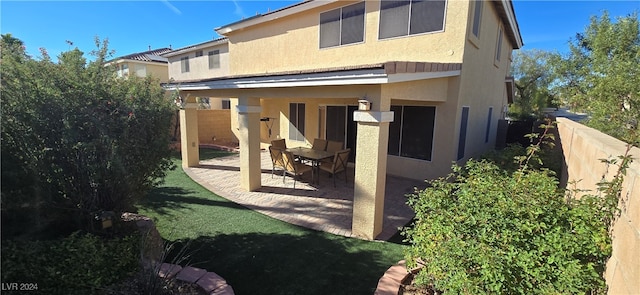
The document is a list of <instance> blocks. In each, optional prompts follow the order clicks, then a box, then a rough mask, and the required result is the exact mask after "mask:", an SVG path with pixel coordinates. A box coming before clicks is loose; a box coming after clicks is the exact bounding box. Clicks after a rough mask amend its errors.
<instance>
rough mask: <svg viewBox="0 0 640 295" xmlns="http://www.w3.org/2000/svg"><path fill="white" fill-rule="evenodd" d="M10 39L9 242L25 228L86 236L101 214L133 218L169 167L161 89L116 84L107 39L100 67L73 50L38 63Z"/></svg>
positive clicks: (169, 108) (5, 150)
mask: <svg viewBox="0 0 640 295" xmlns="http://www.w3.org/2000/svg"><path fill="white" fill-rule="evenodd" d="M10 37H11V36H8V37H5V35H3V36H2V44H1V45H2V52H3V54H2V59H1V62H2V67H1V69H0V70H1V73H0V74H1V79H2V80H1V83H2V84H1V86H0V90H1V91H2V95H1V98H0V99H1V101H0V102H1V104H2V109H1V115H2V117H1V120H2V122H1V123H2V125H1V128H2V129H1V131H2V142H1V152H2V159H1V160H2V187H1V188H2V190H1V193H2V218H3V220H2V222H3V236H5V235H7V234H12V232H11V229H16V230H17V232H20V231H25V229H27V228H29V227H28V226H27V227H25V225H31V226H35V227H38V228H44V227H45V226H46V225H48V224H64V225H72V226H71V227H70V228H69V229H70V230H72V229H76V228H85V229H90V228H91V226H92V225H93V224H94V223H93V222H92V219H93V218H94V217H95V215H96V214H99V213H100V212H102V211H115V212H121V211H124V210H130V209H131V208H132V206H133V205H134V204H135V203H136V201H137V200H139V199H140V198H142V197H143V196H145V195H146V192H147V190H148V189H150V188H151V187H153V186H154V185H155V184H157V183H158V181H160V180H161V179H162V177H163V176H164V175H165V171H166V169H169V168H171V167H172V166H173V164H172V162H171V160H170V156H171V149H170V146H169V132H168V131H169V128H170V124H171V116H172V113H173V108H174V107H173V105H172V104H171V102H170V101H169V99H167V98H165V92H164V90H163V89H162V88H161V87H160V84H159V83H158V81H155V80H152V79H151V78H144V79H143V78H137V77H130V78H129V79H119V78H117V77H116V76H115V75H114V73H115V71H114V69H113V68H112V67H107V66H105V61H106V58H107V57H108V56H109V52H108V49H107V41H106V40H105V41H102V42H101V41H100V40H97V39H96V48H97V49H96V50H95V51H93V52H92V55H94V57H95V60H94V61H91V62H88V63H87V60H86V59H85V58H84V54H83V52H82V51H80V50H79V49H77V48H75V49H73V50H70V51H68V52H64V53H62V54H61V55H60V56H59V57H58V62H53V61H52V60H51V58H50V57H49V56H48V54H47V53H46V50H44V49H42V50H41V53H42V56H41V57H40V58H39V59H38V60H35V59H32V58H30V57H28V56H26V55H24V49H22V51H20V50H14V49H15V48H18V47H17V46H15V44H21V42H18V41H15V40H14V39H11V38H10ZM8 41H10V42H8ZM11 48H13V49H11ZM69 219H70V220H69ZM70 221H73V222H70ZM7 231H8V232H7Z"/></svg>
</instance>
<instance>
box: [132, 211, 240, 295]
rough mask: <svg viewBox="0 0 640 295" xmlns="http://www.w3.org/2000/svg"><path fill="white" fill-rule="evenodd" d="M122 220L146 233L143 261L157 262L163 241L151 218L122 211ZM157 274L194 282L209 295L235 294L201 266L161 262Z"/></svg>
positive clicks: (217, 277)
mask: <svg viewBox="0 0 640 295" xmlns="http://www.w3.org/2000/svg"><path fill="white" fill-rule="evenodd" d="M122 220H123V221H135V222H136V226H137V227H138V231H140V232H141V233H142V234H143V235H146V238H147V242H146V243H145V244H148V245H149V246H150V247H148V248H147V249H144V250H145V251H144V252H143V253H144V255H143V263H145V264H149V265H153V264H155V263H158V260H159V258H160V257H161V256H162V249H163V241H162V238H161V237H160V233H159V232H158V229H157V228H156V226H155V224H154V223H153V220H151V219H150V218H149V217H146V216H143V215H139V214H134V213H123V214H122ZM158 276H159V277H161V278H166V279H171V278H175V279H176V280H180V281H184V282H188V283H192V284H193V283H195V284H197V285H198V286H200V288H201V289H202V290H203V291H205V292H206V293H207V294H210V295H235V293H234V292H233V288H232V287H231V286H230V285H229V284H227V281H225V279H224V278H222V277H221V276H219V275H218V274H216V273H214V272H208V271H207V270H206V269H202V268H197V267H192V266H185V267H182V266H180V265H177V264H170V263H162V264H161V265H160V270H159V271H158Z"/></svg>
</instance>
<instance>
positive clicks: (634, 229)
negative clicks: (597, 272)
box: [557, 118, 640, 294]
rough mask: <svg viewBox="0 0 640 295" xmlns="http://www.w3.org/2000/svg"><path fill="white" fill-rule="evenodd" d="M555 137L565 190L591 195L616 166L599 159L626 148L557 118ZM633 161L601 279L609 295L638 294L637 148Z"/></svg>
mask: <svg viewBox="0 0 640 295" xmlns="http://www.w3.org/2000/svg"><path fill="white" fill-rule="evenodd" d="M557 121H558V126H557V128H558V135H559V138H560V144H561V148H562V151H563V155H564V162H565V163H564V168H563V171H562V174H563V175H562V178H563V180H564V181H565V183H567V188H577V189H581V190H587V191H585V192H583V194H589V193H591V194H595V193H596V189H597V183H598V182H600V181H601V180H602V179H603V178H604V179H606V180H611V179H612V177H613V176H614V175H615V173H616V172H617V167H616V166H614V165H607V164H605V163H603V162H602V161H601V159H612V158H617V157H618V156H621V155H624V154H625V152H626V151H627V145H626V144H625V143H624V142H622V141H619V140H617V139H615V138H613V137H611V136H608V135H606V134H603V133H601V132H600V131H597V130H595V129H592V128H589V127H587V126H584V125H582V124H579V123H576V122H573V121H571V120H568V119H566V118H558V119H557ZM629 154H630V155H631V156H632V157H633V162H632V163H631V165H630V166H629V168H628V170H627V173H626V176H625V178H624V183H623V188H622V196H621V200H620V205H619V207H620V217H619V219H618V220H617V221H616V223H615V224H614V227H613V253H612V256H611V258H610V259H609V261H608V262H607V269H606V273H605V279H606V281H607V285H608V286H609V292H608V293H609V294H638V293H639V292H640V149H638V148H632V149H631V150H629Z"/></svg>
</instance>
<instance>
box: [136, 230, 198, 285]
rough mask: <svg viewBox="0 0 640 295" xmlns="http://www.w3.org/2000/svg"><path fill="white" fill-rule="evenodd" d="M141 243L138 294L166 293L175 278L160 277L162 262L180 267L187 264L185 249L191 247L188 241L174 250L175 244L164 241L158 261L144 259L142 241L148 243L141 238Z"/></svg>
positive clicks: (144, 246) (187, 257) (187, 258)
mask: <svg viewBox="0 0 640 295" xmlns="http://www.w3.org/2000/svg"><path fill="white" fill-rule="evenodd" d="M142 241H143V245H142V247H141V251H140V258H141V260H142V261H143V271H142V273H141V276H140V277H141V280H140V284H139V286H138V291H139V294H145V295H156V294H165V293H168V289H169V287H170V286H171V285H173V284H175V281H176V278H175V276H167V275H166V274H165V275H164V276H161V270H162V269H161V267H162V264H163V262H166V263H169V264H172V265H182V264H183V263H186V262H188V260H189V258H190V256H191V255H190V254H189V253H188V252H187V249H188V248H189V246H190V245H191V242H190V241H188V242H187V243H185V244H182V245H181V246H180V247H179V248H178V249H176V246H177V245H178V243H177V242H168V241H164V242H163V243H162V249H161V252H160V256H159V259H158V260H148V259H145V256H146V255H145V253H144V252H143V251H144V250H143V249H147V248H148V247H147V246H146V245H144V244H145V242H144V241H148V239H147V238H143V239H142ZM182 266H184V265H182ZM169 271H171V270H169Z"/></svg>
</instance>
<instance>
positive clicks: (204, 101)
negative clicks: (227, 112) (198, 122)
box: [197, 97, 211, 110]
mask: <svg viewBox="0 0 640 295" xmlns="http://www.w3.org/2000/svg"><path fill="white" fill-rule="evenodd" d="M197 101H198V109H199V110H210V109H211V103H210V100H209V98H208V97H198V98H197Z"/></svg>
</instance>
